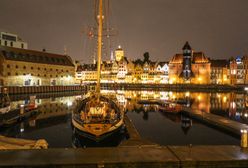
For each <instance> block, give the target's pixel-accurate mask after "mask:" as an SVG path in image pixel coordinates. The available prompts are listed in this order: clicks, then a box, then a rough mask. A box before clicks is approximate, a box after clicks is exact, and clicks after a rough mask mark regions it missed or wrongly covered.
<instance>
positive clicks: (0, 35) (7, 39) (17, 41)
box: [0, 32, 28, 49]
mask: <svg viewBox="0 0 248 168" xmlns="http://www.w3.org/2000/svg"><path fill="white" fill-rule="evenodd" d="M0 45H1V46H8V47H15V48H23V49H27V48H28V44H27V43H26V42H24V41H23V40H22V39H21V38H20V37H19V36H18V35H16V34H12V33H7V32H0Z"/></svg>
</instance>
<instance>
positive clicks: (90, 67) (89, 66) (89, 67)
mask: <svg viewBox="0 0 248 168" xmlns="http://www.w3.org/2000/svg"><path fill="white" fill-rule="evenodd" d="M81 66H82V71H96V70H97V64H83V65H81Z"/></svg>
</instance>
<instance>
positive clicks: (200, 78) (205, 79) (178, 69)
mask: <svg viewBox="0 0 248 168" xmlns="http://www.w3.org/2000/svg"><path fill="white" fill-rule="evenodd" d="M169 79H170V83H171V84H173V83H193V84H209V83H210V62H209V60H208V58H207V57H206V56H205V55H204V53H203V52H194V51H193V50H192V49H191V47H190V45H189V43H188V42H186V44H185V45H184V47H183V54H176V55H175V56H174V57H173V58H172V59H171V60H170V62H169Z"/></svg>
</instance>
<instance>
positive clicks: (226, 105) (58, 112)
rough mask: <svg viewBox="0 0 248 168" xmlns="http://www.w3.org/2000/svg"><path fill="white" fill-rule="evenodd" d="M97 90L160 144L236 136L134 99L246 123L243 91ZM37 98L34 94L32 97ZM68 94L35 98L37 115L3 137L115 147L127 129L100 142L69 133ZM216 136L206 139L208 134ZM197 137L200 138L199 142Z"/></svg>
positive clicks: (222, 140) (233, 141) (72, 104)
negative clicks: (163, 102)
mask: <svg viewBox="0 0 248 168" xmlns="http://www.w3.org/2000/svg"><path fill="white" fill-rule="evenodd" d="M102 93H103V94H107V95H108V96H110V97H112V98H113V99H115V100H116V101H117V102H118V104H119V105H120V106H121V108H123V109H124V110H125V112H126V113H127V115H128V116H129V118H130V119H131V120H132V121H133V123H134V124H135V126H136V127H137V129H138V131H139V132H140V134H141V135H142V136H143V137H144V138H147V139H150V140H151V141H154V142H156V143H159V144H162V145H169V144H171V145H180V144H238V143H239V140H236V139H233V138H232V137H231V138H230V137H229V136H228V135H225V134H223V133H219V132H218V131H215V130H212V129H210V128H207V127H206V126H204V125H202V124H200V123H198V122H195V121H192V120H191V119H190V118H187V117H186V116H181V115H174V114H168V113H163V112H159V110H158V106H156V105H141V104H139V103H137V102H138V101H139V100H154V99H160V100H172V101H177V102H179V103H181V104H184V105H185V106H189V107H191V108H193V109H200V110H202V111H203V112H206V113H214V114H217V115H221V116H224V117H228V118H230V119H233V120H236V121H239V122H243V123H248V120H247V117H248V114H247V106H248V101H247V100H248V99H247V95H246V94H242V93H241V94H239V93H196V92H167V91H123V90H121V91H107V90H103V91H102ZM37 97H39V96H37ZM78 97H81V95H80V94H77V95H74V96H71V95H70V96H61V95H60V97H58V96H48V97H42V99H37V100H36V104H37V105H38V106H39V109H40V111H41V114H40V115H38V116H37V117H36V118H31V119H30V120H28V121H25V122H23V123H20V124H17V125H16V126H15V127H11V128H9V129H6V130H4V131H2V132H0V133H1V134H3V135H6V136H12V137H20V138H28V139H41V138H44V139H46V140H47V141H48V143H49V145H50V147H72V146H75V147H89V146H99V147H100V146H117V145H119V144H120V143H121V142H122V141H125V140H126V139H127V138H128V137H127V133H126V131H125V129H124V130H121V131H120V132H117V133H116V134H114V135H113V136H112V137H109V139H106V140H105V141H103V142H102V143H95V142H92V141H91V140H89V139H87V138H84V137H82V136H81V135H78V134H75V132H73V128H72V126H71V113H72V112H73V111H74V109H75V108H76V105H77V104H76V102H77V101H76V99H77V98H78ZM27 103H28V99H26V98H25V99H22V100H16V101H12V102H11V107H12V108H16V107H17V106H18V105H20V104H27ZM213 136H215V137H218V138H215V139H213V138H211V137H213ZM202 138H203V140H202Z"/></svg>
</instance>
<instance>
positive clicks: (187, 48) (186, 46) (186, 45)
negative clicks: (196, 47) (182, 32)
mask: <svg viewBox="0 0 248 168" xmlns="http://www.w3.org/2000/svg"><path fill="white" fill-rule="evenodd" d="M183 50H191V47H190V45H189V42H188V41H186V43H185V44H184V46H183Z"/></svg>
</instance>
